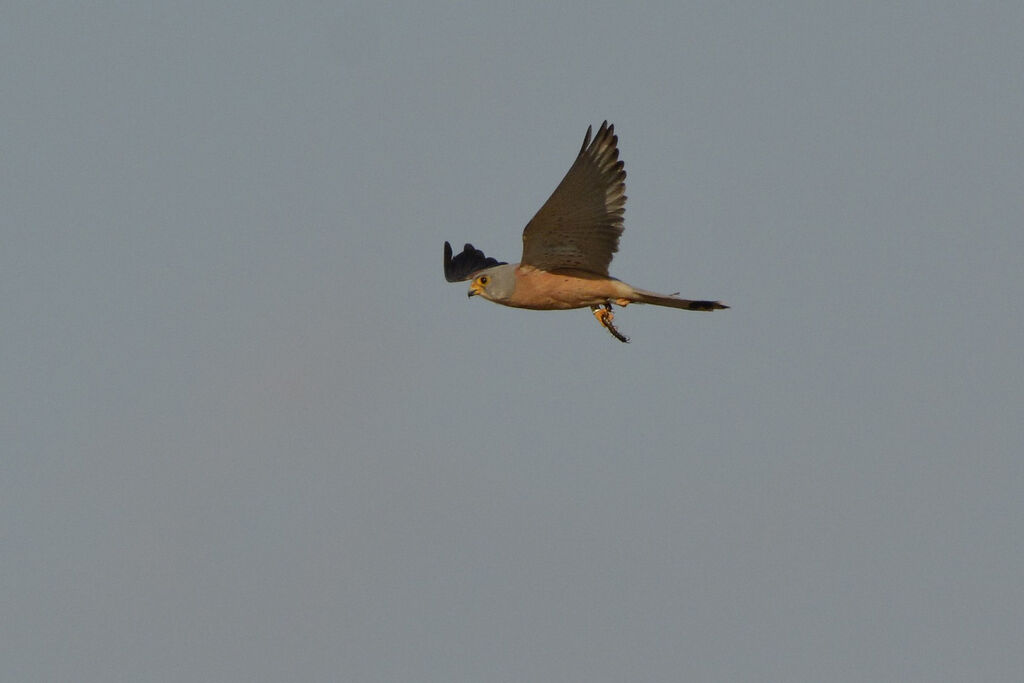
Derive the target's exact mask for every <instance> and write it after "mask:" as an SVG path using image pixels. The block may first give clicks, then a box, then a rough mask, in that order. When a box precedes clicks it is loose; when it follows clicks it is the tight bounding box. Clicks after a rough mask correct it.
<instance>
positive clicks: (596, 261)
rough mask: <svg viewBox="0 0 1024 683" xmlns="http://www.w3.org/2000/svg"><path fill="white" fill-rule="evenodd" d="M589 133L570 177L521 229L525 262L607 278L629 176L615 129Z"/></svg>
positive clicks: (619, 231) (604, 127) (605, 126)
mask: <svg viewBox="0 0 1024 683" xmlns="http://www.w3.org/2000/svg"><path fill="white" fill-rule="evenodd" d="M591 130H592V129H591V128H589V127H588V128H587V134H586V136H585V137H584V138H583V146H582V148H580V153H579V155H578V156H577V157H576V161H575V162H574V163H573V165H572V167H571V168H570V169H569V172H568V173H566V174H565V178H563V179H562V182H561V183H559V185H558V187H557V188H555V191H554V192H553V193H552V194H551V197H549V198H548V200H547V201H546V202H544V206H542V207H541V208H540V211H538V212H537V214H536V215H535V216H534V217H533V218H532V219H531V220H530V222H529V223H528V224H527V225H526V228H525V229H524V230H523V258H522V262H523V263H524V264H528V265H531V266H534V267H535V268H540V269H542V270H548V271H550V270H556V269H558V268H575V269H578V270H584V271H587V272H591V273H596V274H598V275H608V264H610V263H611V260H612V255H613V254H614V253H615V252H616V251H618V249H619V236H620V235H621V234H622V219H623V215H624V214H625V212H626V171H625V169H624V167H623V163H622V161H620V160H619V150H618V147H617V144H618V140H619V139H618V137H617V136H616V135H615V126H612V125H609V124H608V122H607V121H605V122H604V123H602V124H601V128H600V129H598V131H597V135H595V136H594V138H593V141H591V138H590V134H591Z"/></svg>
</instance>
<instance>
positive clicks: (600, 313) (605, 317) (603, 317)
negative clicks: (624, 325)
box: [591, 304, 629, 344]
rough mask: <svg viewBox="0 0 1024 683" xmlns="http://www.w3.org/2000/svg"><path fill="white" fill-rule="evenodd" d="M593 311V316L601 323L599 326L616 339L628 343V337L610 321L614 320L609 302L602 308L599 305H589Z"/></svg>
mask: <svg viewBox="0 0 1024 683" xmlns="http://www.w3.org/2000/svg"><path fill="white" fill-rule="evenodd" d="M591 308H592V309H593V311H594V317H595V318H597V322H599V323H601V326H602V327H603V328H605V329H606V330H608V332H610V333H611V335H612V336H613V337H615V338H616V339H618V340H619V341H620V342H622V343H624V344H628V343H629V337H627V336H626V335H624V334H622V333H621V332H619V331H618V330H617V329H616V328H615V325H614V324H612V321H613V320H615V314H614V313H612V307H611V305H609V304H605V307H604V308H601V307H600V306H591Z"/></svg>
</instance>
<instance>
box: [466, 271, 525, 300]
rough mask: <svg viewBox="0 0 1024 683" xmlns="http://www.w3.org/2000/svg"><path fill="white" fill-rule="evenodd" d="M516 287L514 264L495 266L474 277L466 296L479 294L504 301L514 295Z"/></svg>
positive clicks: (486, 297)
mask: <svg viewBox="0 0 1024 683" xmlns="http://www.w3.org/2000/svg"><path fill="white" fill-rule="evenodd" d="M515 288H516V274H515V266H514V265H508V264H504V265H500V266H493V267H491V268H486V269H484V270H481V271H480V272H479V273H477V274H476V276H475V277H474V278H473V281H472V282H471V283H470V285H469V291H468V292H467V293H466V296H477V295H478V294H479V295H480V296H482V297H483V298H485V299H488V300H489V301H502V300H504V299H507V298H508V297H510V296H512V292H513V291H514V290H515Z"/></svg>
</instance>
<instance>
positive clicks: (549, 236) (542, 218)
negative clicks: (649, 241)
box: [444, 121, 729, 342]
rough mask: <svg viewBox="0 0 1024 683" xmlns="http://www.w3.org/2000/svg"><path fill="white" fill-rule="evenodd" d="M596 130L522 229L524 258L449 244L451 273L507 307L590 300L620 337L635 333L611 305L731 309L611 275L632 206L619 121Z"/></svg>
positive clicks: (558, 306) (472, 291)
mask: <svg viewBox="0 0 1024 683" xmlns="http://www.w3.org/2000/svg"><path fill="white" fill-rule="evenodd" d="M592 131H593V129H592V128H591V127H588V128H587V134H586V136H585V137H584V138H583V147H581V148H580V153H579V154H578V155H577V157H576V161H575V162H574V163H573V165H572V167H571V168H570V169H569V172H568V173H566V174H565V178H563V179H562V182H561V183H559V185H558V187H557V188H555V191H554V192H553V193H552V195H551V196H550V197H549V198H548V200H547V201H546V202H544V206H542V207H540V211H538V212H537V214H536V215H535V216H534V217H533V218H532V219H531V220H530V222H529V223H527V224H526V228H525V229H523V256H522V259H521V260H520V262H519V263H511V264H510V263H505V262H503V261H498V260H497V259H494V258H488V257H487V256H484V253H483V252H482V251H480V250H479V249H475V248H474V247H473V245H472V244H467V245H466V246H465V247H464V248H463V250H462V253H460V254H457V255H455V256H453V255H452V246H451V245H450V244H449V243H448V242H445V243H444V276H445V279H447V280H448V282H462V281H466V280H472V283H471V284H470V285H469V293H468V296H471V297H472V296H481V297H483V298H484V299H487V300H488V301H493V302H494V303H496V304H502V305H503V306H513V307H515V308H532V309H535V310H562V309H570V308H586V307H588V306H589V307H590V309H591V310H592V311H593V312H594V317H595V318H597V321H598V322H599V323H601V325H602V326H603V327H604V328H605V329H607V330H608V331H609V332H611V334H612V336H614V337H615V338H616V339H618V340H619V341H621V342H628V341H629V339H628V338H627V337H626V336H624V335H623V334H622V333H621V332H619V331H618V329H616V327H615V325H614V324H613V322H612V321H613V320H614V317H615V316H614V314H613V313H612V304H616V305H618V306H627V305H628V304H653V305H654V306H668V307H670V308H681V309H684V310H688V311H714V310H716V309H721V308H729V307H728V306H726V305H725V304H722V303H720V302H718V301H696V300H692V299H681V298H679V296H678V295H677V294H657V293H656V292H649V291H647V290H644V289H638V288H636V287H633V286H632V285H628V284H626V283H625V282H623V281H622V280H617V279H616V278H613V277H611V276H610V275H608V265H609V264H610V263H611V260H612V255H613V254H614V253H615V252H616V251H618V249H619V236H620V235H621V234H622V229H623V227H622V218H623V215H624V214H625V212H626V194H625V193H626V171H625V169H624V167H623V163H622V161H620V160H619V150H618V147H617V144H618V141H619V138H618V136H616V135H615V126H612V125H610V124H609V123H608V122H607V121H605V122H604V123H602V124H601V128H600V129H598V131H597V135H595V136H594V137H593V139H591V133H592Z"/></svg>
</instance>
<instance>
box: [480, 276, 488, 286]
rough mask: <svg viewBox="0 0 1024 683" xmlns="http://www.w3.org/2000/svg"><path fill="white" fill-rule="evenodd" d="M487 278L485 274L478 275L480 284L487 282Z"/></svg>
mask: <svg viewBox="0 0 1024 683" xmlns="http://www.w3.org/2000/svg"><path fill="white" fill-rule="evenodd" d="M487 280H488V277H487V276H486V275H481V276H480V284H482V285H486V284H487Z"/></svg>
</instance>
